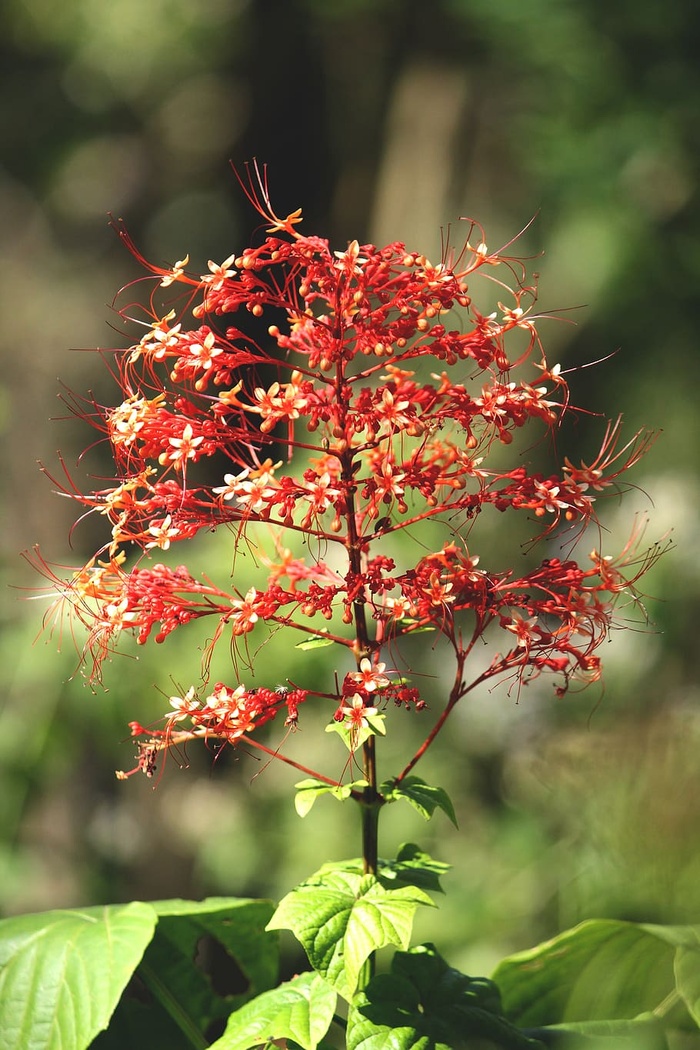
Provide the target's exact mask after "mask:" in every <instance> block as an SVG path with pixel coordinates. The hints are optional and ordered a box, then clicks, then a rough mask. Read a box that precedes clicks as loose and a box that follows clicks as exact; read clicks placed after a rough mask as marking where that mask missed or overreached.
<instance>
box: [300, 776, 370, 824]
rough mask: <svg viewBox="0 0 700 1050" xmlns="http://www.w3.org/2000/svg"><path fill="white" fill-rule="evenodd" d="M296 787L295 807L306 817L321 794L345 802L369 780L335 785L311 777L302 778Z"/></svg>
mask: <svg viewBox="0 0 700 1050" xmlns="http://www.w3.org/2000/svg"><path fill="white" fill-rule="evenodd" d="M294 787H295V788H296V792H297V793H296V795H295V796H294V807H295V809H296V811H297V813H298V814H299V816H300V817H305V816H306V814H307V813H308V812H309V811H310V809H311V807H312V806H313V804H314V802H315V801H316V799H317V798H319V797H320V796H321V795H332V796H333V798H337V799H338V800H339V801H341V802H343V801H344V800H345V799H346V798H349V797H350V795H351V794H352V792H353V790H355V789H359V788H365V787H367V781H366V780H355V781H354V782H353V783H352V784H338V785H336V786H334V785H333V784H326V783H325V781H323V780H316V779H314V778H313V777H309V778H308V779H307V780H300V781H299V783H298V784H295V785H294Z"/></svg>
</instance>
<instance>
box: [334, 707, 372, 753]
mask: <svg viewBox="0 0 700 1050" xmlns="http://www.w3.org/2000/svg"><path fill="white" fill-rule="evenodd" d="M385 720H386V715H367V716H366V722H367V725H364V726H350V725H348V724H347V722H329V723H328V725H327V726H326V732H327V733H337V734H338V736H339V737H341V738H342V740H343V743H344V744H345V746H346V747H347V749H348V751H357V749H358V747H362V745H363V744H364V742H365V740H369V738H370V737H371V736H377V734H380V735H381V736H386V726H385V724H384V722H385Z"/></svg>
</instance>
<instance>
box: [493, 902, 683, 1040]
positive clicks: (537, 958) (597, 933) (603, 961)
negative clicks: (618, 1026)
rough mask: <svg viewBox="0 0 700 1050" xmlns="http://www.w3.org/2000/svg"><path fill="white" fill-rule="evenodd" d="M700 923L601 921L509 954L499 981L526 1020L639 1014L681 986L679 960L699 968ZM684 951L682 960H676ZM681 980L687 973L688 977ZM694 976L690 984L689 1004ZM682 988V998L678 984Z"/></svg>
mask: <svg viewBox="0 0 700 1050" xmlns="http://www.w3.org/2000/svg"><path fill="white" fill-rule="evenodd" d="M697 930H698V928H697V927H659V926H644V925H637V924H635V923H628V922H618V921H615V920H612V919H604V920H603V919H597V920H591V921H588V922H584V923H581V925H580V926H576V927H575V928H574V929H572V930H568V931H566V932H565V933H562V934H560V935H559V936H558V937H555V938H554V939H553V940H551V941H547V942H546V943H545V944H541V945H539V946H538V947H536V948H532V949H530V950H529V951H525V952H519V953H518V954H517V955H513V956H511V957H510V958H509V959H505V960H504V961H503V962H502V963H501V964H500V965H499V966H498V967H497V969H496V971H495V973H494V975H493V978H494V980H495V981H496V982H497V983H498V985H499V987H500V989H501V992H502V995H503V1001H504V1005H505V1008H506V1012H507V1014H508V1016H509V1017H511V1018H512V1019H514V1020H516V1021H517V1022H518V1023H519V1024H522V1025H537V1026H539V1025H555V1024H561V1023H568V1022H577V1021H597V1020H600V1021H609V1020H618V1019H625V1018H634V1017H637V1016H639V1015H640V1014H642V1013H645V1012H651V1011H654V1010H655V1009H657V1008H658V1007H659V1006H660V1005H661V1004H662V1003H665V1002H666V1001H667V1000H668V997H669V996H671V995H672V993H674V992H675V991H676V981H677V974H676V973H675V972H674V962H676V964H677V965H679V960H680V961H682V965H681V969H682V970H683V971H685V972H686V973H688V972H690V969H692V966H691V968H689V970H686V965H687V964H686V962H685V960H684V958H683V956H684V954H685V953H687V952H690V953H692V955H693V956H694V957H695V959H694V966H695V968H696V971H695V972H697V969H698V968H700V952H698V951H697V950H695V948H694V947H692V945H693V944H697V935H696V931H697ZM677 956H678V959H677V958H676V957H677ZM680 976H681V977H683V976H685V974H681V975H680ZM693 987H694V988H695V989H697V987H698V982H697V979H696V978H695V977H689V979H688V984H687V985H686V986H685V993H686V995H687V996H688V999H687V1000H686V1001H687V1002H688V1005H689V1007H690V1008H691V1012H692V1007H691V1006H690V1000H692V999H693V991H692V989H693ZM678 990H679V991H680V992H681V995H683V990H682V986H681V984H680V982H679V986H678Z"/></svg>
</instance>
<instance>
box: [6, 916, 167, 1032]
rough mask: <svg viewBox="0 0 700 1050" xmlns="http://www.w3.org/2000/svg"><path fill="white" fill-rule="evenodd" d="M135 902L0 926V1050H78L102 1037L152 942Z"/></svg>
mask: <svg viewBox="0 0 700 1050" xmlns="http://www.w3.org/2000/svg"><path fill="white" fill-rule="evenodd" d="M156 921H157V916H156V911H155V909H154V908H153V907H152V906H151V905H149V904H141V903H139V902H136V903H133V904H124V905H109V906H107V907H98V908H81V909H70V910H65V911H63V910H62V911H50V912H44V913H42V914H38V915H21V916H18V917H16V918H11V919H4V920H2V922H0V1048H2V1050H18V1048H19V1047H21V1048H22V1050H65V1048H66V1047H70V1048H71V1050H83V1048H84V1047H87V1046H89V1045H90V1043H91V1042H92V1041H93V1039H94V1038H95V1036H97V1034H98V1033H99V1032H100V1031H102V1029H104V1028H105V1027H106V1026H107V1024H108V1022H109V1019H110V1017H111V1015H112V1013H113V1011H114V1009H115V1007H116V1005H117V1003H118V1002H119V998H120V996H121V994H122V991H123V990H124V988H125V986H126V984H127V983H128V981H129V979H130V977H131V975H132V973H133V971H134V970H135V968H136V966H137V965H138V963H139V961H140V959H141V957H142V955H143V953H144V950H145V949H146V946H147V945H148V943H149V941H150V940H151V938H152V936H153V931H154V929H155V926H156Z"/></svg>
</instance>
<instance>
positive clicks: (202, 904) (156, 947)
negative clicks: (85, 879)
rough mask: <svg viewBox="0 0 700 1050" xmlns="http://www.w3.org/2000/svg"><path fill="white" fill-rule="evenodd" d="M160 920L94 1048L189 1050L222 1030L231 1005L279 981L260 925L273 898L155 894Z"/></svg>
mask: <svg viewBox="0 0 700 1050" xmlns="http://www.w3.org/2000/svg"><path fill="white" fill-rule="evenodd" d="M152 906H153V908H154V909H155V910H156V911H157V913H158V919H159V921H158V926H157V928H156V931H155V935H154V937H153V940H152V942H151V944H150V945H149V947H148V949H147V950H146V953H145V955H144V957H143V960H142V962H141V964H140V965H139V967H138V969H137V971H136V979H135V980H134V981H133V982H132V984H131V985H130V987H129V989H127V992H126V993H125V995H124V996H123V997H122V1000H121V1002H120V1003H119V1006H118V1008H117V1010H116V1012H115V1014H114V1017H113V1019H112V1022H111V1023H110V1026H109V1029H108V1031H107V1032H106V1033H104V1034H103V1035H101V1036H100V1037H99V1038H98V1040H97V1041H96V1043H95V1046H94V1050H123V1048H124V1047H129V1046H133V1047H139V1046H148V1047H149V1048H150V1050H160V1048H163V1050H165V1048H167V1050H191V1048H192V1047H202V1048H204V1047H206V1046H208V1045H209V1043H210V1042H211V1040H212V1039H213V1038H216V1037H217V1036H218V1035H220V1034H221V1032H223V1030H224V1027H225V1024H226V1019H227V1017H228V1016H229V1014H230V1013H231V1011H232V1010H234V1009H236V1008H237V1007H239V1006H241V1005H242V1004H243V1003H244V1002H245V1001H246V1000H248V999H250V998H251V996H254V995H256V994H258V993H259V992H261V991H263V990H265V989H267V988H270V987H272V986H274V985H275V984H276V983H277V970H278V947H277V938H276V936H275V935H274V934H270V933H267V932H266V931H265V925H266V923H267V921H268V919H269V917H270V915H271V914H272V911H273V905H272V902H271V901H258V900H245V899H243V900H237V899H235V898H228V897H224V898H217V897H214V898H210V899H208V900H204V901H185V900H168V901H156V902H154V903H153V905H152Z"/></svg>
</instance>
